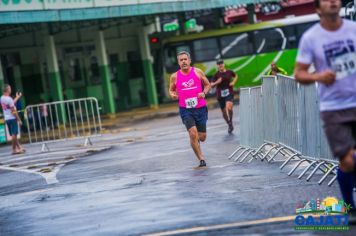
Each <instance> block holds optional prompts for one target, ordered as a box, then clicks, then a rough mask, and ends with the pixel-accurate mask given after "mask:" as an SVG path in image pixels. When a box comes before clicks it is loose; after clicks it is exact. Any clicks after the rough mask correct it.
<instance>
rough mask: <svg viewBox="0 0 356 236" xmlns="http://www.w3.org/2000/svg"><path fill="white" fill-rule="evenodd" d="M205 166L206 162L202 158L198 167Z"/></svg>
mask: <svg viewBox="0 0 356 236" xmlns="http://www.w3.org/2000/svg"><path fill="white" fill-rule="evenodd" d="M205 166H206V162H205V161H204V160H200V164H199V166H198V167H205Z"/></svg>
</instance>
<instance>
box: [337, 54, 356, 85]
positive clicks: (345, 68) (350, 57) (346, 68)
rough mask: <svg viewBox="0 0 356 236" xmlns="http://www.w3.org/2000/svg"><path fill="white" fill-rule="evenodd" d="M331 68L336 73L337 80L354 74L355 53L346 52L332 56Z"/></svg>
mask: <svg viewBox="0 0 356 236" xmlns="http://www.w3.org/2000/svg"><path fill="white" fill-rule="evenodd" d="M331 68H332V69H333V71H334V72H335V73H336V79H337V80H340V79H343V78H345V77H347V76H350V75H352V74H356V53H354V52H353V53H347V54H344V55H340V56H338V57H335V58H332V60H331Z"/></svg>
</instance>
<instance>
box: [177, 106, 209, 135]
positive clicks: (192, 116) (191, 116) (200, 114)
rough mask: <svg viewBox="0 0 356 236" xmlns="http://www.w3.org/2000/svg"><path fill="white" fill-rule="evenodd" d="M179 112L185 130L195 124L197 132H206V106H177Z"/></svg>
mask: <svg viewBox="0 0 356 236" xmlns="http://www.w3.org/2000/svg"><path fill="white" fill-rule="evenodd" d="M179 114H180V117H181V118H182V122H183V124H184V125H185V127H186V128H187V130H189V129H190V128H192V127H193V126H196V127H197V130H198V132H201V133H206V122H207V121H208V108H207V107H206V106H204V107H200V108H183V107H179Z"/></svg>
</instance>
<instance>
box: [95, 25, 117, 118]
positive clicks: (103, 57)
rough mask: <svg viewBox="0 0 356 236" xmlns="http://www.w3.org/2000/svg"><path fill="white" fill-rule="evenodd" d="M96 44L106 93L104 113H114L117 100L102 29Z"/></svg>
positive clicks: (104, 92) (97, 36)
mask: <svg viewBox="0 0 356 236" xmlns="http://www.w3.org/2000/svg"><path fill="white" fill-rule="evenodd" d="M95 46H96V53H97V57H98V62H99V68H100V76H101V80H102V88H103V94H104V113H106V114H109V115H110V114H111V115H113V114H115V112H116V108H115V100H114V96H113V92H112V84H111V79H110V70H109V65H108V57H107V54H106V46H105V39H104V32H103V31H102V30H99V31H98V33H97V35H96V40H95Z"/></svg>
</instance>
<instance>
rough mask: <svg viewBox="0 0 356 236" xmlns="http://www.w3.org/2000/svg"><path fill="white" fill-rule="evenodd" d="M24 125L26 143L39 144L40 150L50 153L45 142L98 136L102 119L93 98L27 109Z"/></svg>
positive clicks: (32, 106) (86, 138) (87, 141)
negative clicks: (26, 137)
mask: <svg viewBox="0 0 356 236" xmlns="http://www.w3.org/2000/svg"><path fill="white" fill-rule="evenodd" d="M25 125H26V129H27V133H28V139H29V143H31V144H33V143H40V144H42V151H46V150H49V148H48V145H47V144H48V143H51V142H57V141H64V140H72V139H84V145H85V146H87V145H88V144H91V140H90V138H92V137H94V136H99V135H100V134H101V119H100V113H99V105H98V101H97V99H96V98H81V99H74V100H67V101H58V102H51V103H42V104H37V105H30V106H27V107H26V109H25Z"/></svg>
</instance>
